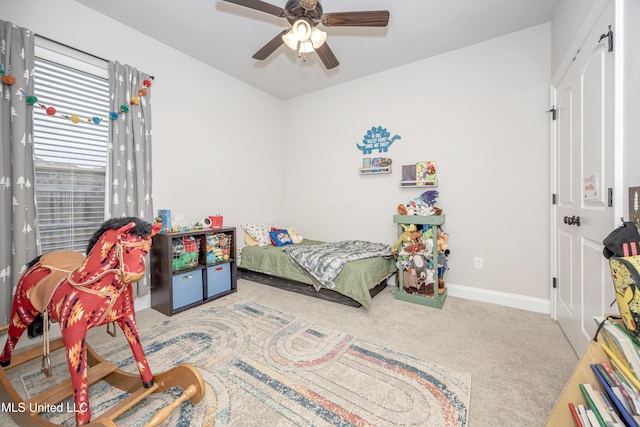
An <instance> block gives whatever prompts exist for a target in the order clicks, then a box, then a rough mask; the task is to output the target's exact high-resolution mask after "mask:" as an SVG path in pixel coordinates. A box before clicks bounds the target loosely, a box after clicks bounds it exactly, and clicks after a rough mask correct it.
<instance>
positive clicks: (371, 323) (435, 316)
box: [0, 280, 577, 427]
mask: <svg viewBox="0 0 640 427" xmlns="http://www.w3.org/2000/svg"><path fill="white" fill-rule="evenodd" d="M393 290H394V288H393V287H388V288H387V289H386V290H385V291H383V292H382V293H381V294H379V295H378V296H376V297H375V298H374V300H373V305H372V307H371V308H370V309H369V310H365V309H362V308H360V309H356V308H353V307H347V306H342V305H339V304H335V303H331V302H326V301H322V300H318V299H315V298H309V297H305V296H302V295H299V294H294V293H290V292H285V291H280V290H278V289H275V288H272V287H268V286H264V285H260V284H256V283H253V282H248V281H244V280H241V281H239V283H238V292H237V293H236V294H233V295H230V296H228V297H225V298H223V299H221V300H218V301H214V302H212V303H210V304H207V305H211V306H218V305H220V306H223V305H228V304H235V303H242V302H245V301H246V302H256V303H258V304H262V305H264V306H268V307H270V308H273V309H275V310H279V311H282V312H284V313H288V314H291V315H294V316H297V317H299V318H301V319H306V320H309V321H310V322H312V323H314V324H318V325H325V326H326V327H328V328H332V329H335V330H340V331H342V332H344V333H347V334H351V335H353V336H357V337H359V338H361V339H363V340H366V341H368V342H371V343H375V344H379V345H380V346H383V347H387V348H391V349H393V350H395V351H398V352H402V353H405V354H408V355H410V356H414V357H416V358H418V359H423V360H425V361H429V362H432V363H434V364H436V365H438V366H441V367H443V368H446V369H450V370H452V371H458V372H467V373H470V374H471V384H472V386H471V404H470V407H469V412H468V426H471V427H481V426H489V425H505V426H543V425H544V423H545V421H546V418H547V416H548V415H549V413H550V411H551V409H552V408H553V405H554V403H555V400H556V399H557V398H558V396H559V395H560V393H561V391H562V388H563V387H564V383H565V382H566V380H567V379H568V377H569V375H570V373H571V371H572V370H573V367H574V366H575V363H576V362H577V357H576V356H575V354H574V353H573V350H572V349H571V347H570V345H569V344H568V342H567V340H566V338H565V337H564V335H563V333H562V331H561V330H560V328H559V327H558V325H557V324H556V323H555V322H553V321H552V320H551V319H550V318H549V316H547V315H544V314H537V313H531V312H527V311H522V310H516V309H510V308H506V307H501V306H497V305H492V304H485V303H478V302H473V301H467V300H463V299H458V298H452V297H449V298H448V299H447V301H446V302H445V305H444V307H443V308H442V309H434V308H429V307H424V306H420V305H416V304H411V303H407V302H402V301H396V300H395V299H394V297H393ZM205 307H206V306H205ZM137 318H138V323H139V324H140V328H141V329H142V328H145V327H153V326H154V325H158V326H159V325H161V324H162V322H164V321H166V320H167V319H170V318H168V317H166V316H164V315H162V314H160V313H158V312H157V311H155V310H153V309H148V310H142V311H140V312H139V313H138V315H137ZM109 339H110V338H109V337H108V336H106V334H105V332H104V329H103V328H100V329H99V330H93V331H92V336H91V342H94V343H95V342H96V341H95V340H98V341H102V340H105V341H106V340H109ZM94 346H95V344H94ZM249 410H250V409H249ZM0 422H1V423H2V425H3V426H4V425H12V424H11V423H10V421H8V420H7V416H6V414H0Z"/></svg>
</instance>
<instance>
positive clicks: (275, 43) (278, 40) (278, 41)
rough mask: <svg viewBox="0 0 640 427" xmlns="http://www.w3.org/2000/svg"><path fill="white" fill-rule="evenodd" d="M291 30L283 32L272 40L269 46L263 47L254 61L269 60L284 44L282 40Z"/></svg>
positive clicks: (254, 56) (254, 55) (255, 55)
mask: <svg viewBox="0 0 640 427" xmlns="http://www.w3.org/2000/svg"><path fill="white" fill-rule="evenodd" d="M288 32H289V30H283V31H282V32H281V33H280V34H278V35H277V36H275V37H274V38H272V39H271V41H269V42H268V43H267V44H265V45H264V46H262V49H260V50H259V51H257V52H256V53H254V54H253V57H252V58H253V59H259V60H261V61H262V60H263V59H267V57H268V56H269V55H271V54H272V53H273V52H274V51H275V50H276V49H277V48H279V47H280V45H282V44H284V40H282V36H284V35H285V34H287V33H288Z"/></svg>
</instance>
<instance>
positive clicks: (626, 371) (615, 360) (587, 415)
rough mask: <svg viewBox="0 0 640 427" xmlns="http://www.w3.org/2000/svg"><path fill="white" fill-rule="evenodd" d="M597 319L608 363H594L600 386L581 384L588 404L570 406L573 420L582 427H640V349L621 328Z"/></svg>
mask: <svg viewBox="0 0 640 427" xmlns="http://www.w3.org/2000/svg"><path fill="white" fill-rule="evenodd" d="M594 320H595V321H596V323H597V324H598V325H600V324H602V328H601V329H600V333H599V334H598V337H597V339H598V342H599V343H600V345H601V346H602V349H603V350H604V351H605V353H606V354H607V355H608V356H609V360H608V361H601V362H599V363H594V364H591V369H592V370H593V373H594V374H595V377H596V378H597V379H598V381H599V383H598V384H588V383H585V384H580V385H579V387H580V391H581V392H582V395H583V396H584V400H585V402H586V404H582V403H579V404H575V403H569V408H570V410H571V413H572V415H573V419H574V421H575V423H576V425H577V426H580V427H598V426H602V427H612V426H621V427H622V426H632V427H640V346H639V345H638V344H637V343H636V342H635V341H634V340H633V338H631V336H630V335H629V334H628V333H627V331H626V330H625V329H624V327H623V326H622V325H620V324H618V323H615V322H612V321H610V320H606V319H605V318H604V317H600V316H597V317H595V318H594Z"/></svg>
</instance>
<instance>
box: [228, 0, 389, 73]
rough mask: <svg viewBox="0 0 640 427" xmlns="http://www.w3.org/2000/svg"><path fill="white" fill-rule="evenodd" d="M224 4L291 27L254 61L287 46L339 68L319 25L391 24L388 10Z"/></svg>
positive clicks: (247, 0) (248, 1)
mask: <svg viewBox="0 0 640 427" xmlns="http://www.w3.org/2000/svg"><path fill="white" fill-rule="evenodd" d="M223 1H226V2H229V3H234V4H237V5H240V6H244V7H248V8H250V9H255V10H258V11H260V12H265V13H268V14H270V15H275V16H277V17H279V18H286V19H287V21H289V23H290V24H291V29H290V30H284V31H282V32H281V33H280V34H278V35H277V36H275V37H274V38H273V39H272V40H271V41H269V42H268V43H267V44H265V45H264V46H263V47H262V48H261V49H260V50H259V51H257V52H256V53H255V54H253V58H254V59H259V60H263V59H266V58H267V57H268V56H269V55H271V54H272V53H273V52H274V51H275V50H276V49H277V48H279V47H280V46H281V45H282V44H286V45H287V46H288V47H290V48H291V49H293V50H296V51H298V56H300V57H302V56H303V54H305V53H310V52H313V51H315V52H316V53H317V54H318V56H319V57H320V59H321V60H322V63H323V64H324V66H325V67H326V68H327V70H330V69H332V68H335V67H337V66H338V65H339V64H340V62H338V59H337V58H336V56H335V55H334V54H333V51H332V50H331V48H330V47H329V45H328V44H327V43H326V40H327V33H325V32H324V31H322V30H320V29H319V28H317V26H318V24H322V25H323V26H325V27H386V26H387V24H388V23H389V11H388V10H372V11H362V12H337V13H323V11H322V5H321V4H320V2H319V1H318V0H288V1H287V4H286V5H285V7H284V9H283V8H281V7H278V6H275V5H272V4H270V3H266V2H264V1H261V0H223Z"/></svg>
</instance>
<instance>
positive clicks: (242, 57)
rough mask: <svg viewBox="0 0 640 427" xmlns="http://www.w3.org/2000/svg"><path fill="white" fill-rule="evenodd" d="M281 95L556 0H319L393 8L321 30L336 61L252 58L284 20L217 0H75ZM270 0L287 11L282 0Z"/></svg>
mask: <svg viewBox="0 0 640 427" xmlns="http://www.w3.org/2000/svg"><path fill="white" fill-rule="evenodd" d="M76 1H77V2H78V3H81V4H84V5H86V6H88V7H90V8H92V9H94V10H96V11H98V12H100V13H102V14H104V15H107V16H109V17H111V18H113V19H115V20H117V21H119V22H121V23H123V24H125V25H127V26H130V27H132V28H135V29H137V30H138V31H140V32H142V33H144V34H147V35H148V36H150V37H153V38H154V39H156V40H159V41H160V42H162V43H164V44H166V45H168V46H171V47H173V48H175V49H177V50H180V51H182V52H184V53H185V54H187V55H189V56H192V57H194V58H196V59H198V60H200V61H202V62H204V63H206V64H209V65H211V66H212V67H215V68H217V69H219V70H221V71H223V72H225V73H227V74H230V75H232V76H235V77H236V78H238V79H240V80H242V81H244V82H246V83H247V84H249V85H251V86H254V87H256V88H258V89H260V90H262V91H264V92H267V93H269V94H271V95H273V96H275V97H277V98H280V99H288V98H292V97H295V96H299V95H303V94H306V93H310V92H314V91H317V90H320V89H323V88H326V87H329V86H333V85H337V84H340V83H344V82H347V81H350V80H354V79H358V78H361V77H364V76H367V75H370V74H374V73H377V72H380V71H384V70H387V69H390V68H394V67H398V66H401V65H403V64H407V63H410V62H414V61H419V60H421V59H424V58H428V57H431V56H434V55H438V54H441V53H444V52H448V51H451V50H455V49H459V48H461V47H465V46H469V45H472V44H475V43H479V42H482V41H485V40H489V39H491V38H494V37H498V36H501V35H504V34H508V33H511V32H514V31H518V30H522V29H525V28H528V27H531V26H534V25H538V24H542V23H545V22H549V21H550V20H551V17H552V14H553V11H554V9H555V7H556V6H557V4H558V3H559V2H560V0H320V2H321V4H322V7H323V9H324V13H332V12H351V11H362V10H388V11H390V18H389V25H388V26H387V27H386V28H355V27H351V28H345V27H329V28H322V27H321V25H320V28H322V29H323V30H325V31H326V32H327V33H328V38H327V43H329V46H330V47H331V49H332V50H333V52H334V54H335V55H336V57H337V58H338V60H339V61H340V65H339V66H338V67H336V68H334V69H332V70H328V71H327V70H326V69H325V68H324V66H323V65H322V62H321V61H320V59H319V58H318V57H317V55H316V54H315V53H311V54H308V55H307V56H306V62H303V61H302V60H301V59H299V58H298V55H297V53H296V52H294V51H293V50H290V49H289V48H287V46H286V45H282V46H281V47H279V48H278V49H277V50H276V51H275V52H274V53H273V54H271V56H269V57H268V58H267V59H266V60H264V61H257V60H255V59H253V58H251V56H252V55H253V54H254V53H255V52H256V51H257V50H258V49H260V48H261V47H262V46H263V45H264V44H266V43H267V42H268V41H269V40H271V39H272V38H273V37H275V36H276V35H277V34H278V33H279V32H281V31H282V30H283V29H285V28H288V27H289V23H288V22H287V20H286V19H284V18H278V17H275V16H273V15H269V14H266V13H263V12H258V11H255V10H252V9H248V8H246V7H242V6H238V5H235V4H231V3H228V2H225V1H222V0H182V1H180V2H176V1H173V0H135V1H131V0H109V1H105V0H76ZM268 3H271V4H274V5H277V6H279V7H282V8H284V5H285V3H286V0H273V1H268Z"/></svg>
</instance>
